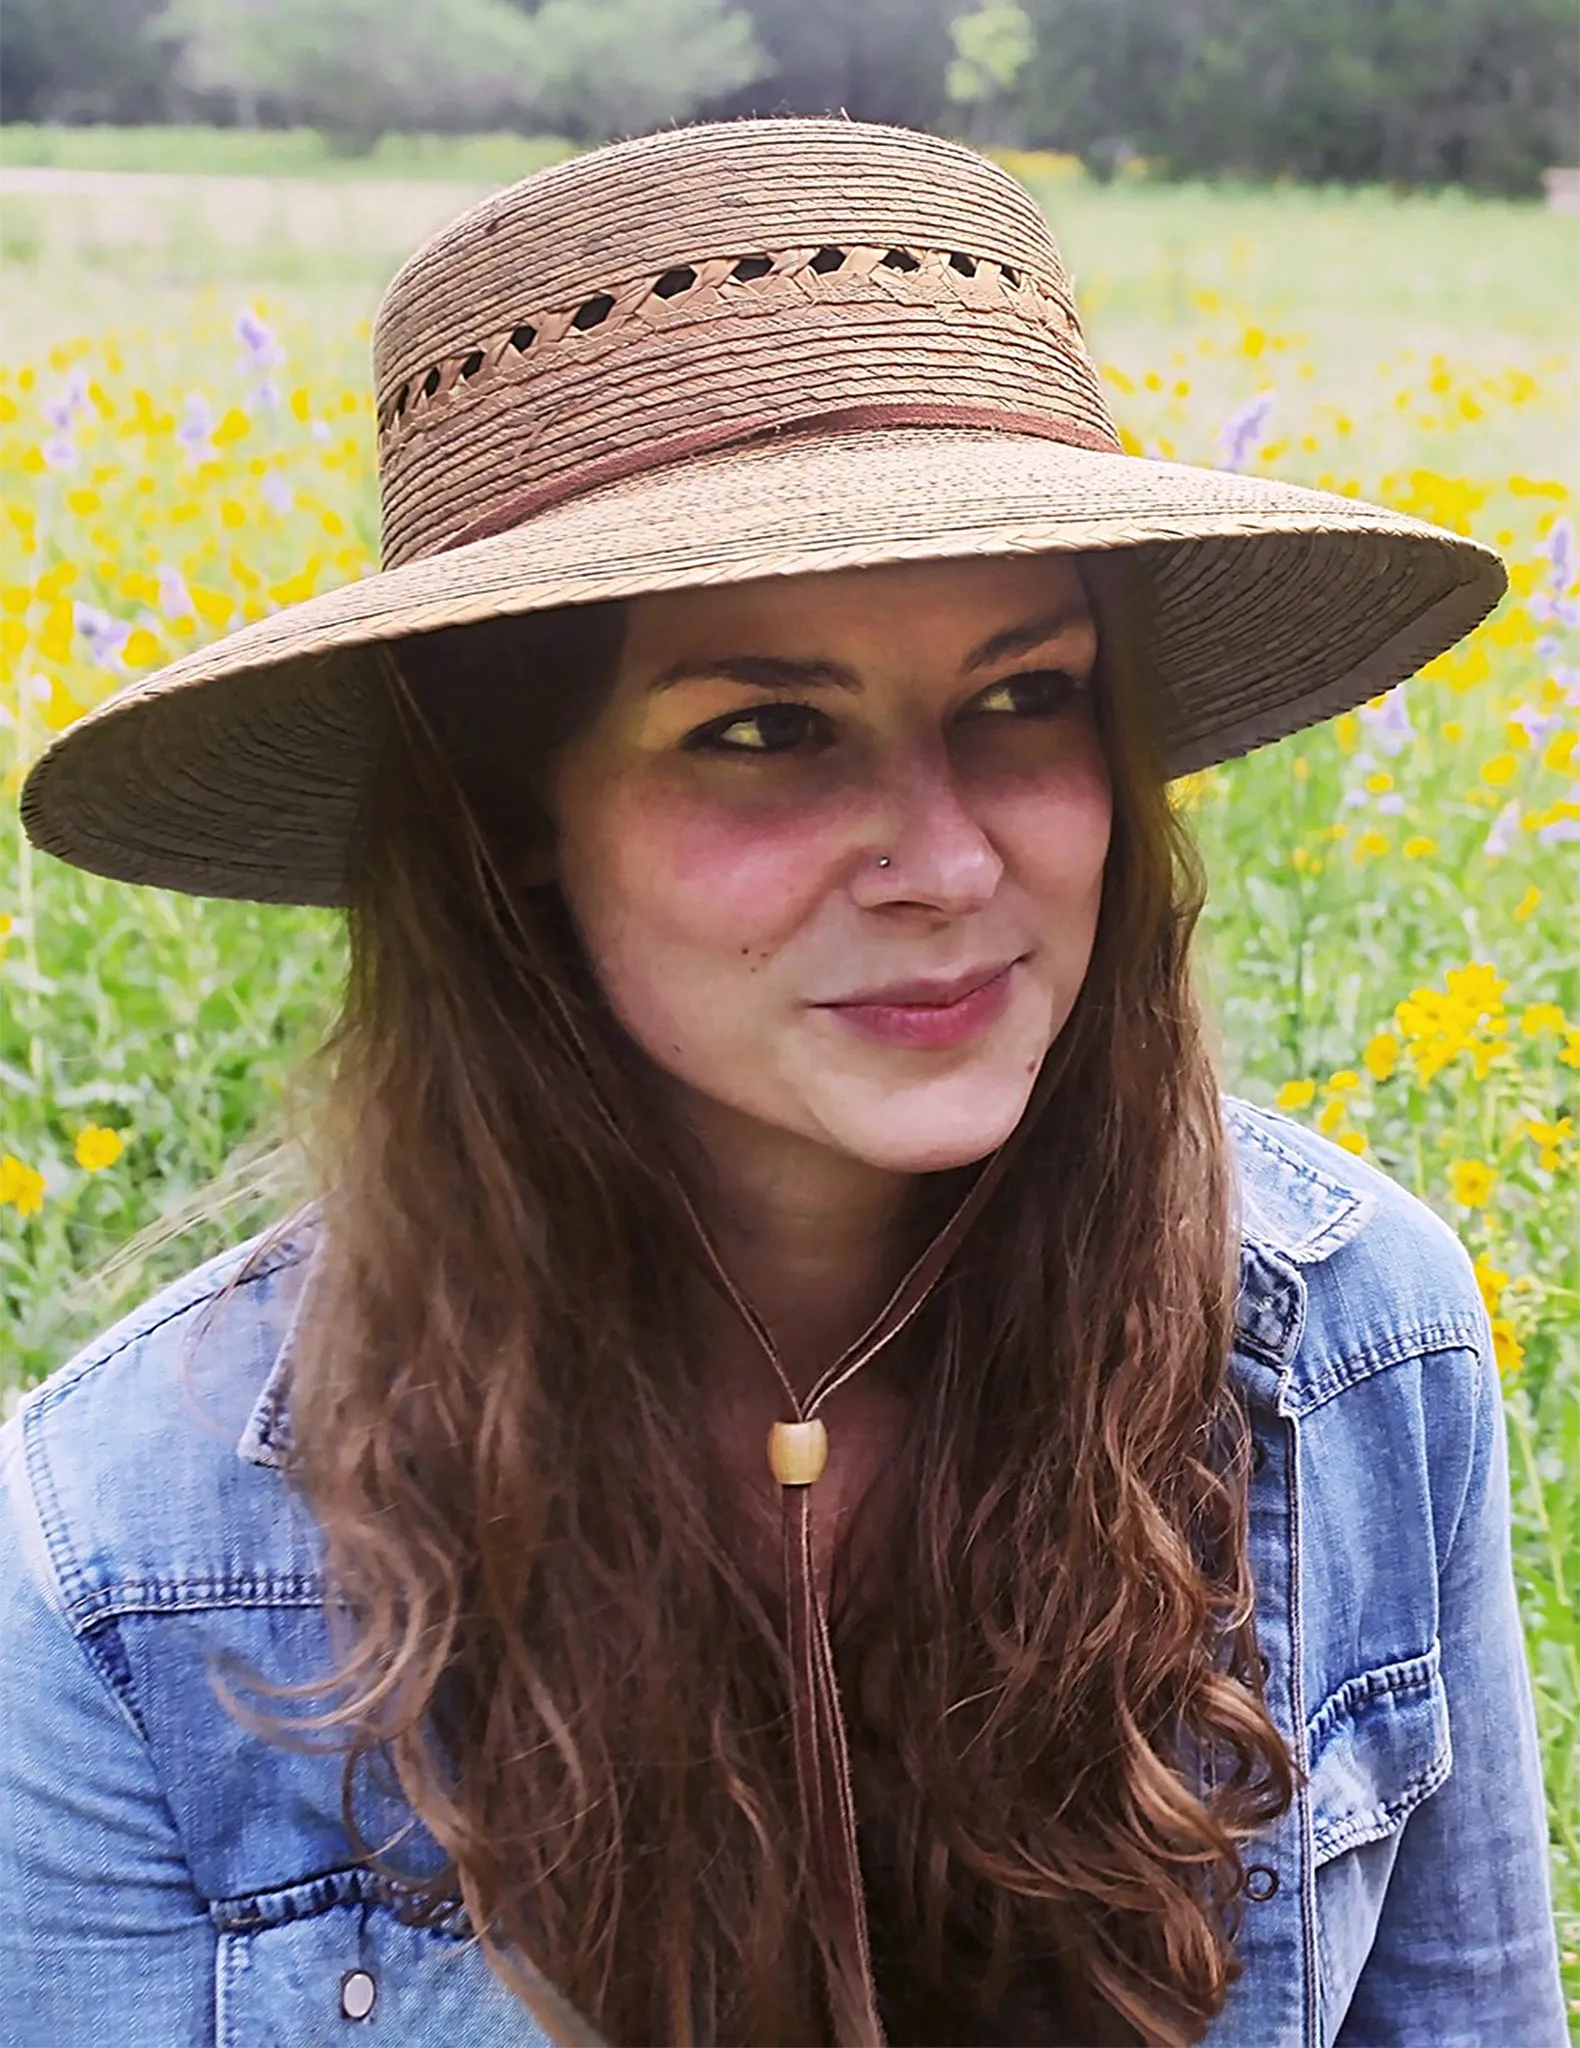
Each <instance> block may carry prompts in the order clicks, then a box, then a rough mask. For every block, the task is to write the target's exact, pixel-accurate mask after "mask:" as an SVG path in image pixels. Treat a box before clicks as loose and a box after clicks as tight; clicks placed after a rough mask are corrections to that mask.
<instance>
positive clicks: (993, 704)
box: [962, 668, 1086, 718]
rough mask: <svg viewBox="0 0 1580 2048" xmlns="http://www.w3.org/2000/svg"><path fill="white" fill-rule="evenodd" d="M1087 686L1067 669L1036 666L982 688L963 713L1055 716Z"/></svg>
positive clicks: (973, 715) (1015, 716) (1024, 716)
mask: <svg viewBox="0 0 1580 2048" xmlns="http://www.w3.org/2000/svg"><path fill="white" fill-rule="evenodd" d="M1085 688H1086V685H1085V684H1084V683H1080V682H1077V681H1076V679H1075V677H1074V676H1072V675H1070V674H1068V673H1067V672H1066V671H1065V670H1064V669H1058V668H1041V669H1033V670H1031V671H1030V672H1029V673H1027V674H1026V675H1021V676H1005V677H1004V679H1003V681H1002V682H997V683H992V684H990V685H989V686H988V688H987V689H985V690H982V691H979V692H978V694H977V695H976V696H975V697H973V698H972V699H971V702H970V703H969V704H968V705H967V706H966V708H965V711H964V713H963V714H962V715H963V716H964V717H967V718H974V717H976V716H977V715H978V714H979V713H986V714H989V715H991V716H997V717H1002V716H1003V715H1004V714H1005V713H1008V714H1009V715H1010V716H1011V717H1013V718H1052V717H1054V716H1055V715H1056V714H1057V713H1058V712H1061V711H1063V710H1065V709H1066V708H1067V707H1068V706H1069V705H1070V703H1071V702H1072V701H1073V700H1074V699H1075V698H1076V697H1078V696H1080V695H1081V693H1082V692H1083V691H1084V690H1085Z"/></svg>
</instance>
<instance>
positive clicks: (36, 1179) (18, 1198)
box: [0, 1152, 44, 1216]
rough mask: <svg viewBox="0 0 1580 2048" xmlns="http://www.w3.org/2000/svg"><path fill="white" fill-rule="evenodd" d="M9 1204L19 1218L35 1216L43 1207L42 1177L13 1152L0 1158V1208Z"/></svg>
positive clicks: (35, 1169)
mask: <svg viewBox="0 0 1580 2048" xmlns="http://www.w3.org/2000/svg"><path fill="white" fill-rule="evenodd" d="M8 1202H9V1203H10V1205H11V1207H12V1208H13V1209H15V1211H16V1212H17V1214H18V1215H19V1216H36V1215H37V1214H38V1212H39V1210H40V1209H42V1208H43V1206H44V1176H43V1174H41V1173H40V1172H39V1171H38V1169H37V1168H36V1167H32V1166H25V1165H24V1164H23V1162H22V1161H21V1160H20V1159H18V1158H17V1156H16V1154H15V1153H14V1152H7V1153H6V1154H5V1155H4V1157H3V1158H0V1207H3V1206H4V1205H5V1204H6V1203H8Z"/></svg>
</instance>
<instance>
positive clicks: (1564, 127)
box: [0, 0, 1580, 193]
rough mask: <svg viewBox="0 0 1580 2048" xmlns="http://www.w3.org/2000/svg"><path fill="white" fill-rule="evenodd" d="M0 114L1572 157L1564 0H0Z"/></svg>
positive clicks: (1467, 166) (1578, 116)
mask: <svg viewBox="0 0 1580 2048" xmlns="http://www.w3.org/2000/svg"><path fill="white" fill-rule="evenodd" d="M0 5H3V8H4V12H3V15H0V119H4V120H7V121H116V122H134V123H135V122H157V121H177V120H180V121H194V120H196V121H215V122H218V123H221V124H234V123H240V124H243V125H260V124H261V125H276V124H296V123H305V124H307V125H311V126H314V127H319V128H322V129H323V130H324V131H325V132H326V133H327V134H329V135H331V136H332V137H333V138H335V139H336V140H338V141H339V142H340V143H341V144H342V145H343V146H344V147H346V148H347V149H349V150H356V149H363V148H367V147H369V146H371V144H372V143H373V142H374V141H376V140H377V138H378V137H379V135H380V134H382V133H384V132H386V131H388V130H391V129H423V130H440V131H443V130H447V129H448V130H466V129H477V128H480V127H494V126H504V127H517V128H521V129H529V130H536V131H538V132H552V133H558V134H562V135H566V136H568V137H570V138H572V139H575V140H587V141H592V140H601V139H604V138H606V137H608V136H612V135H619V134H627V133H632V132H636V131H639V130H641V129H644V128H649V127H653V126H656V125H658V124H661V123H663V122H665V121H673V120H683V119H687V118H690V117H693V116H696V115H699V114H701V115H725V116H727V115H734V114H749V113H786V112H795V113H811V112H823V111H840V110H843V111H845V112H847V113H849V114H851V115H852V116H855V117H857V118H860V119H867V120H879V121H895V122H900V123H902V124H905V125H910V126H917V127H927V128H933V129H943V130H952V131H954V132H959V133H966V134H969V135H972V136H974V137H976V138H977V139H979V140H988V141H994V142H1003V143H1014V144H1018V145H1021V146H1024V147H1032V148H1051V149H1059V150H1067V151H1070V152H1073V153H1075V154H1077V155H1079V156H1080V157H1081V158H1082V160H1083V161H1084V162H1085V163H1086V164H1087V166H1088V167H1089V168H1090V169H1092V170H1093V171H1094V172H1096V173H1097V175H1099V176H1109V175H1112V174H1113V173H1114V172H1115V171H1116V170H1119V169H1121V168H1122V167H1123V166H1124V165H1125V164H1126V163H1127V162H1128V161H1131V160H1133V159H1136V158H1141V159H1144V160H1145V161H1146V162H1147V163H1148V164H1149V165H1150V166H1152V167H1154V168H1156V169H1157V170H1158V171H1160V172H1161V173H1162V174H1164V175H1213V174H1227V175H1238V176H1245V177H1252V178H1262V177H1277V176H1289V177H1294V178H1299V179H1313V180H1324V179H1339V180H1353V181H1388V182H1395V183H1401V184H1407V185H1439V184H1461V185H1466V186H1469V187H1472V188H1474V189H1479V190H1483V191H1494V192H1509V193H1520V192H1534V191H1535V190H1537V189H1538V184H1539V176H1540V173H1541V171H1542V170H1543V169H1544V168H1545V167H1547V166H1548V165H1551V164H1555V163H1572V162H1574V161H1576V159H1577V157H1580V10H1577V8H1576V5H1575V0H399V4H398V5H390V4H387V0H0Z"/></svg>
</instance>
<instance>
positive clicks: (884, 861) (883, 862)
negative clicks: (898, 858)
mask: <svg viewBox="0 0 1580 2048" xmlns="http://www.w3.org/2000/svg"><path fill="white" fill-rule="evenodd" d="M878 865H879V867H880V868H892V867H893V865H894V862H893V860H892V859H891V858H890V856H889V855H888V854H886V853H880V854H879V855H878Z"/></svg>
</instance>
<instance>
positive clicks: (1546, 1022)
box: [1520, 1003, 1568, 1038]
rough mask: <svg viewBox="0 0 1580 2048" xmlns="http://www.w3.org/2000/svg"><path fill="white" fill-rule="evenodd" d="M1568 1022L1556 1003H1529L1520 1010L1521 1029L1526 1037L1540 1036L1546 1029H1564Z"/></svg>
mask: <svg viewBox="0 0 1580 2048" xmlns="http://www.w3.org/2000/svg"><path fill="white" fill-rule="evenodd" d="M1567 1023H1568V1020H1567V1019H1566V1018H1565V1016H1564V1013H1563V1011H1562V1010H1560V1009H1559V1007H1558V1005H1557V1004H1556V1003H1527V1004H1526V1006H1525V1008H1524V1009H1523V1010H1522V1011H1521V1012H1520V1031H1521V1034H1522V1036H1524V1037H1526V1038H1539V1037H1540V1036H1541V1034H1542V1033H1543V1032H1544V1031H1563V1030H1565V1029H1566V1028H1567Z"/></svg>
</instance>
